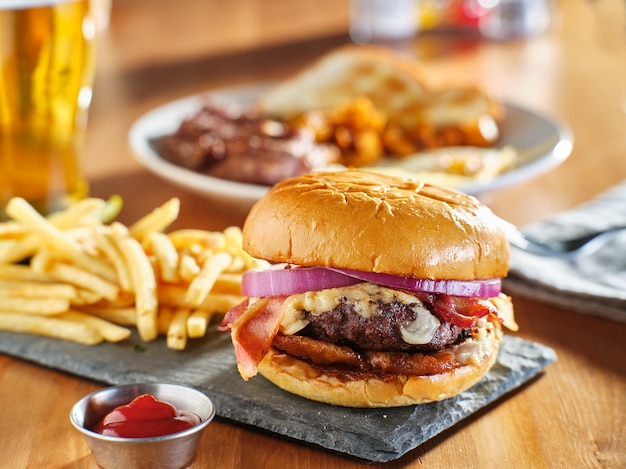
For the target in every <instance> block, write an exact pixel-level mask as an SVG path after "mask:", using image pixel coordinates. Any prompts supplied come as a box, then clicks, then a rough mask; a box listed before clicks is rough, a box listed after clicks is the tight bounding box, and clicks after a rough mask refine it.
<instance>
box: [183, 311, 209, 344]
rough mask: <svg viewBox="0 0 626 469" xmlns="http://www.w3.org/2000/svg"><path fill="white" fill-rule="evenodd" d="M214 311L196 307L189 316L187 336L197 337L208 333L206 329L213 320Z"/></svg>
mask: <svg viewBox="0 0 626 469" xmlns="http://www.w3.org/2000/svg"><path fill="white" fill-rule="evenodd" d="M212 316H213V311H209V310H206V309H196V310H195V311H192V312H191V314H190V315H189V317H187V336H188V337H189V338H190V339H197V338H200V337H204V336H205V335H206V330H207V328H208V326H209V322H211V317H212Z"/></svg>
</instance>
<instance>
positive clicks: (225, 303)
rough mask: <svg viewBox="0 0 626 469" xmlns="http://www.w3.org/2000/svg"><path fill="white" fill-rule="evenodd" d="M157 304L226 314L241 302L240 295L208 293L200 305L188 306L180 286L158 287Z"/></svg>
mask: <svg viewBox="0 0 626 469" xmlns="http://www.w3.org/2000/svg"><path fill="white" fill-rule="evenodd" d="M158 293H159V303H160V304H163V305H170V306H175V307H184V308H197V309H206V310H209V311H214V312H217V313H226V312H228V310H230V309H231V308H232V307H233V306H236V305H238V304H239V303H241V301H242V297H241V295H233V294H228V293H209V294H208V295H207V297H206V298H205V299H204V301H203V302H202V303H201V304H200V305H197V306H195V305H193V304H189V303H187V302H186V301H185V296H186V294H187V289H186V288H185V287H184V286H182V285H170V284H161V285H159V292H158Z"/></svg>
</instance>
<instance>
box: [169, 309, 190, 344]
mask: <svg viewBox="0 0 626 469" xmlns="http://www.w3.org/2000/svg"><path fill="white" fill-rule="evenodd" d="M189 313H190V311H189V309H188V308H178V309H177V310H175V311H174V315H173V316H172V321H171V322H170V326H169V328H168V329H167V338H166V343H167V347H168V348H171V349H173V350H184V349H185V347H186V346H187V317H188V316H189Z"/></svg>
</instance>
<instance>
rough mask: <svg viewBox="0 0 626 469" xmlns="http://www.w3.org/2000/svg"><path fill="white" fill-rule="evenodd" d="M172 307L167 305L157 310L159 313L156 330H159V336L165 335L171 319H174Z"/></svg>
mask: <svg viewBox="0 0 626 469" xmlns="http://www.w3.org/2000/svg"><path fill="white" fill-rule="evenodd" d="M174 309H175V308H174V307H173V306H169V305H164V306H161V307H160V308H159V313H158V316H157V329H158V330H159V334H166V335H167V331H168V329H169V328H170V323H171V322H172V317H174Z"/></svg>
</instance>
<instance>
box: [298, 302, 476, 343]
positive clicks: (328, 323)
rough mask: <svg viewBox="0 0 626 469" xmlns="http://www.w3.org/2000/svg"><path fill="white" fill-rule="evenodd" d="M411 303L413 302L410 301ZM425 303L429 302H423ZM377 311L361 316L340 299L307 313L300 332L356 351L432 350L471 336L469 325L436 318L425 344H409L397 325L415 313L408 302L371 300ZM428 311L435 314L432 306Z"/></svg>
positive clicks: (405, 321)
mask: <svg viewBox="0 0 626 469" xmlns="http://www.w3.org/2000/svg"><path fill="white" fill-rule="evenodd" d="M413 306H414V305H413ZM424 306H425V307H427V308H428V307H429V306H430V305H428V304H426V303H424ZM375 307H376V308H377V310H378V312H379V314H375V315H372V316H371V317H370V318H365V317H363V316H361V315H360V314H359V313H358V312H356V311H355V309H354V305H353V304H351V303H350V302H348V301H345V300H342V301H341V303H340V304H339V306H337V307H336V308H335V309H333V310H332V311H329V312H327V313H324V314H320V315H312V314H309V315H308V317H307V319H308V320H309V321H310V323H309V324H308V325H307V327H306V328H305V329H303V330H302V331H301V332H300V335H304V336H307V337H311V338H313V339H317V340H323V341H326V342H330V343H334V344H337V345H348V346H350V347H352V348H353V349H355V350H357V351H386V352H408V353H413V352H432V351H436V350H441V349H443V348H445V347H446V346H448V345H452V344H456V343H459V342H461V341H463V340H465V339H467V338H469V337H471V329H464V328H461V327H458V326H455V325H452V324H450V323H448V322H446V321H444V320H443V319H441V318H439V322H440V323H441V324H440V326H439V328H437V330H436V331H435V334H434V336H433V338H432V340H431V341H430V342H429V343H427V344H409V343H407V342H405V341H404V340H403V339H402V332H401V328H402V327H403V326H407V325H408V324H409V323H411V322H412V321H414V320H415V318H416V316H417V313H416V312H415V310H414V308H412V305H406V304H403V303H401V302H399V301H394V302H391V303H384V302H382V301H378V302H376V304H375ZM429 310H430V311H431V313H433V314H436V313H435V312H434V310H433V309H430V308H429Z"/></svg>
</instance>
